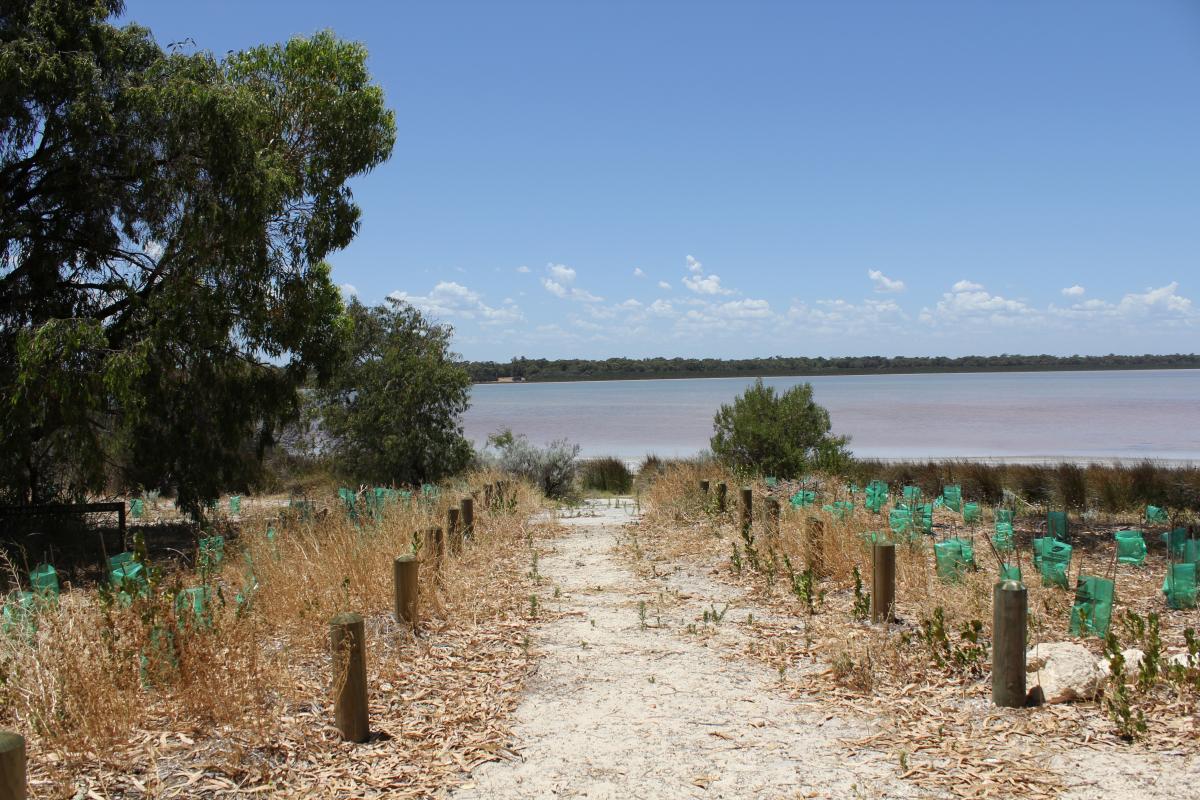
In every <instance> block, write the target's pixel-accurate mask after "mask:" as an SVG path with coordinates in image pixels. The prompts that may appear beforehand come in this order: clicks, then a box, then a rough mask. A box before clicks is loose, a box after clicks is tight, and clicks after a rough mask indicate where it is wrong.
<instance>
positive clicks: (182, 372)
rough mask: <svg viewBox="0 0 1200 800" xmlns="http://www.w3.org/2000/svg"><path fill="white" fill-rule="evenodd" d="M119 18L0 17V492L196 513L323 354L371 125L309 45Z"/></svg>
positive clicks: (345, 64)
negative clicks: (169, 34)
mask: <svg viewBox="0 0 1200 800" xmlns="http://www.w3.org/2000/svg"><path fill="white" fill-rule="evenodd" d="M122 10H123V4H122V3H121V2H120V1H119V0H90V1H89V0H0V86H3V87H4V88H3V92H0V386H2V387H3V398H4V402H3V408H2V410H0V435H2V436H3V440H4V447H3V448H0V482H2V484H3V487H4V489H5V491H6V492H7V494H8V495H9V497H10V499H19V500H23V501H26V502H36V501H40V500H44V499H47V498H50V497H55V496H58V497H69V496H78V495H81V494H83V493H86V492H89V491H95V490H97V489H99V488H101V487H103V486H104V485H105V484H106V482H107V481H108V480H110V479H112V478H113V477H114V476H116V477H120V478H123V479H124V480H126V481H128V482H132V483H135V484H141V485H145V486H157V487H161V488H170V489H175V490H177V491H178V492H179V497H180V500H181V501H182V503H183V505H184V506H185V507H188V508H190V509H196V508H198V507H199V506H200V504H201V503H202V502H203V501H205V500H207V499H210V498H212V497H214V496H216V494H217V492H219V490H220V488H221V487H222V486H223V485H228V484H230V483H236V482H239V481H244V480H246V479H247V478H248V477H250V476H251V475H252V474H253V472H254V470H255V468H256V465H257V463H258V455H260V454H261V450H262V448H263V447H265V446H266V445H268V444H269V443H270V442H271V440H272V437H273V435H274V431H275V430H276V429H277V427H278V425H279V424H280V422H281V421H282V420H284V419H286V418H287V417H288V416H289V415H291V414H292V413H293V412H294V411H295V409H296V407H297V402H298V401H297V387H299V386H300V385H301V384H302V383H303V382H304V381H305V380H306V379H308V378H310V377H311V376H312V375H313V374H314V373H315V374H317V376H318V377H325V376H326V375H327V373H328V370H329V369H330V367H331V365H332V364H333V362H335V361H336V356H337V353H338V352H339V349H340V347H341V346H342V344H343V342H342V338H341V335H340V331H341V330H342V329H343V328H344V324H345V323H344V320H343V317H342V303H341V298H340V294H339V291H338V289H337V287H336V286H335V285H334V283H333V282H332V280H331V277H330V269H329V266H328V264H327V263H326V261H325V259H326V257H327V256H328V255H329V254H330V253H332V252H334V251H336V250H338V249H340V248H343V247H345V246H346V245H347V244H348V243H349V242H350V241H351V239H352V238H353V237H354V235H355V233H356V231H357V229H358V226H359V221H360V211H359V208H358V207H357V206H356V205H355V202H354V198H353V196H352V194H351V191H350V188H349V186H348V181H349V180H350V179H351V178H352V177H354V176H356V175H359V174H362V173H364V172H366V171H369V170H371V169H372V168H374V167H375V166H377V165H379V164H380V163H382V162H383V161H385V160H386V159H387V158H388V157H389V155H390V153H391V150H392V146H393V144H394V141H395V121H394V117H393V114H392V112H391V111H390V110H388V109H387V107H386V105H385V103H384V97H383V92H382V90H381V89H380V87H379V86H378V85H376V84H375V83H374V82H373V81H372V79H371V76H370V74H369V72H368V70H367V67H366V60H367V53H366V51H365V49H364V48H363V47H362V46H361V45H359V44H355V43H349V42H344V41H340V40H339V39H337V38H336V37H335V36H334V35H333V34H332V33H329V32H323V33H318V34H316V35H314V36H311V37H306V38H294V39H292V40H290V41H288V42H286V43H281V44H268V45H263V46H259V47H254V48H251V49H248V50H245V51H242V52H233V53H229V54H227V55H225V56H224V57H221V58H218V57H216V56H214V55H213V54H211V53H209V52H206V51H202V50H199V51H198V50H195V49H194V48H190V47H189V48H184V47H179V46H169V47H167V48H163V47H161V46H160V45H159V44H158V43H157V42H156V41H155V40H154V38H153V36H152V35H151V32H150V31H149V30H147V29H146V28H144V27H140V26H138V25H134V24H127V25H118V24H117V23H116V22H115V19H114V18H115V17H116V16H117V15H119V14H120V13H121V12H122Z"/></svg>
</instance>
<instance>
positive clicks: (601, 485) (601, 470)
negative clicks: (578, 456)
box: [579, 456, 633, 494]
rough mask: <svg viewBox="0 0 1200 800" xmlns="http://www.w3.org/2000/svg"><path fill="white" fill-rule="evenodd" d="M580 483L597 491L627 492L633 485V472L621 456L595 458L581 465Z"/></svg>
mask: <svg viewBox="0 0 1200 800" xmlns="http://www.w3.org/2000/svg"><path fill="white" fill-rule="evenodd" d="M579 472H580V475H579V483H580V484H581V485H582V486H583V488H584V489H591V490H592V491H596V492H613V493H615V494H625V493H626V492H628V491H629V489H630V487H632V486H633V473H631V472H630V471H629V467H627V466H625V462H624V461H622V460H621V459H619V458H612V457H611V456H610V457H606V458H593V459H591V460H590V461H585V462H583V465H582V467H580V470H579Z"/></svg>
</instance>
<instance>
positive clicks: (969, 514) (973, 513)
mask: <svg viewBox="0 0 1200 800" xmlns="http://www.w3.org/2000/svg"><path fill="white" fill-rule="evenodd" d="M962 513H963V522H966V523H972V522H979V519H980V517H981V516H982V514H981V513H980V511H979V503H964V504H963V507H962Z"/></svg>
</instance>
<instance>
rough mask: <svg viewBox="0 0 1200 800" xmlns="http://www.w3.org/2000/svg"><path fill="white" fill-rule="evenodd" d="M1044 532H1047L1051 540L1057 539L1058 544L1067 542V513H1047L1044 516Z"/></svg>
mask: <svg viewBox="0 0 1200 800" xmlns="http://www.w3.org/2000/svg"><path fill="white" fill-rule="evenodd" d="M1046 530H1047V531H1048V532H1049V534H1050V538H1051V539H1057V540H1058V541H1060V542H1066V541H1069V539H1068V537H1069V536H1070V527H1069V524H1068V522H1067V512H1065V511H1050V512H1048V513H1047V514H1046Z"/></svg>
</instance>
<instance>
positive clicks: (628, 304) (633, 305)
mask: <svg viewBox="0 0 1200 800" xmlns="http://www.w3.org/2000/svg"><path fill="white" fill-rule="evenodd" d="M641 307H642V303H641V301H640V300H635V299H634V298H632V297H631V298H629V299H628V300H626V301H625V302H624V303H621V305H620V306H619V308H626V309H630V310H636V309H639V308H641Z"/></svg>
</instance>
